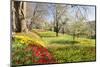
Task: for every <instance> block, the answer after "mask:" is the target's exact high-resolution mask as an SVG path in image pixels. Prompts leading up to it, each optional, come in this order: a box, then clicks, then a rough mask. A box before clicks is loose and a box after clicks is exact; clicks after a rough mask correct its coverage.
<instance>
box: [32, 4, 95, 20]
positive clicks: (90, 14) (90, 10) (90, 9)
mask: <svg viewBox="0 0 100 67" xmlns="http://www.w3.org/2000/svg"><path fill="white" fill-rule="evenodd" d="M34 4H36V3H33V9H34ZM40 4H41V3H40ZM42 4H49V6H50V5H51V4H50V3H42ZM69 6H70V5H69ZM76 6H77V5H76ZM40 7H41V6H40ZM53 7H54V6H51V8H53ZM78 7H79V8H80V10H81V12H82V14H84V9H82V8H86V9H87V12H86V13H87V14H86V15H87V16H86V17H87V20H88V21H93V20H95V6H86V5H85V6H82V5H78ZM51 8H48V11H49V14H48V15H47V16H46V18H47V19H48V21H50V22H51V21H52V20H53V16H52V14H51V13H50V10H51ZM31 9H32V7H31ZM53 9H54V8H53ZM74 11H77V8H68V12H69V14H70V15H71V16H75V12H74Z"/></svg>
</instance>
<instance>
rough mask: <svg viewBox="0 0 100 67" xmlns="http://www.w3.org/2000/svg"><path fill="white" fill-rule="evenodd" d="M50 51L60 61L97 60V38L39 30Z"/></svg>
mask: <svg viewBox="0 0 100 67" xmlns="http://www.w3.org/2000/svg"><path fill="white" fill-rule="evenodd" d="M39 35H40V36H41V37H42V39H43V41H44V42H45V44H46V45H47V48H48V49H49V51H50V52H51V53H52V54H53V55H54V57H55V58H56V60H57V61H58V63H65V62H79V61H95V60H96V55H95V39H88V38H76V39H75V40H73V37H72V36H71V35H67V34H65V35H63V34H59V36H58V37H56V36H55V32H50V31H49V32H39Z"/></svg>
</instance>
